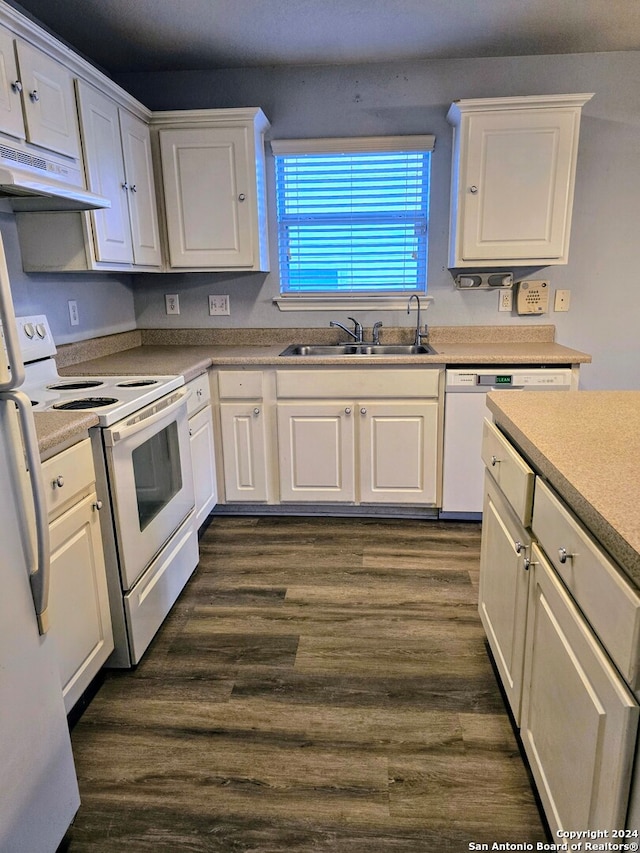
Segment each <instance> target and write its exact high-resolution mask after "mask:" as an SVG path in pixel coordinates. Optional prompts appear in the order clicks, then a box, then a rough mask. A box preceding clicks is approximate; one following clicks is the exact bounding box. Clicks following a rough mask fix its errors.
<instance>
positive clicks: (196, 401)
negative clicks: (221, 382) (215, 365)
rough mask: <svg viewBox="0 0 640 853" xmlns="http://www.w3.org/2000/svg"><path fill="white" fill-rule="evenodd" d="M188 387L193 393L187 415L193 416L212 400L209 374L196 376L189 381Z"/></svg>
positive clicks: (188, 401) (188, 402)
mask: <svg viewBox="0 0 640 853" xmlns="http://www.w3.org/2000/svg"><path fill="white" fill-rule="evenodd" d="M186 387H187V388H188V389H189V391H191V395H190V396H189V399H188V400H187V415H188V416H189V417H191V415H194V414H195V413H196V412H198V411H199V410H200V409H202V408H203V407H204V406H206V405H208V404H209V403H210V402H211V389H210V387H209V374H208V373H202V374H201V375H200V376H196V378H195V379H192V380H191V382H187V386H186Z"/></svg>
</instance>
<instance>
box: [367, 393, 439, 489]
mask: <svg viewBox="0 0 640 853" xmlns="http://www.w3.org/2000/svg"><path fill="white" fill-rule="evenodd" d="M356 417H357V418H358V429H359V444H360V500H362V501H365V502H381V503H423V504H435V503H436V501H437V496H438V490H437V489H438V477H437V473H438V401H437V400H427V401H425V402H418V401H416V400H394V401H393V402H392V403H376V402H371V401H366V400H365V401H360V402H358V403H357V404H356Z"/></svg>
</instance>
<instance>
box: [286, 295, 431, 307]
mask: <svg viewBox="0 0 640 853" xmlns="http://www.w3.org/2000/svg"><path fill="white" fill-rule="evenodd" d="M411 295H412V294H409V293H408V294H406V295H405V296H342V297H340V296H276V297H274V299H273V301H274V303H275V304H276V305H277V306H278V308H279V309H280V311H342V310H344V309H345V308H348V309H349V310H350V311H400V310H406V308H407V302H408V300H409V297H410V296H411ZM417 295H418V296H419V297H420V302H421V303H422V304H423V305H424V306H425V307H427V306H428V304H429V303H430V302H433V296H423V295H422V294H420V293H419V294H417Z"/></svg>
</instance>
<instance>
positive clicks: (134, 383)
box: [116, 379, 158, 388]
mask: <svg viewBox="0 0 640 853" xmlns="http://www.w3.org/2000/svg"><path fill="white" fill-rule="evenodd" d="M157 384H158V380H157V379H130V380H129V381H127V382H118V384H117V385H116V388H144V387H145V386H146V385H157Z"/></svg>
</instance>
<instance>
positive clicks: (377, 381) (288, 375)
mask: <svg viewBox="0 0 640 853" xmlns="http://www.w3.org/2000/svg"><path fill="white" fill-rule="evenodd" d="M439 384H440V371H439V370H433V369H417V370H414V369H408V370H407V369H405V370H402V369H398V368H378V367H376V368H373V367H361V368H359V369H356V370H340V369H338V370H295V369H293V370H277V371H276V387H277V393H278V397H280V398H282V397H304V398H305V399H309V400H310V399H319V398H338V399H339V398H345V397H346V398H348V399H353V398H354V397H357V398H358V399H360V398H364V397H376V398H381V397H382V398H383V397H418V398H424V397H437V396H438V388H439Z"/></svg>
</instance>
